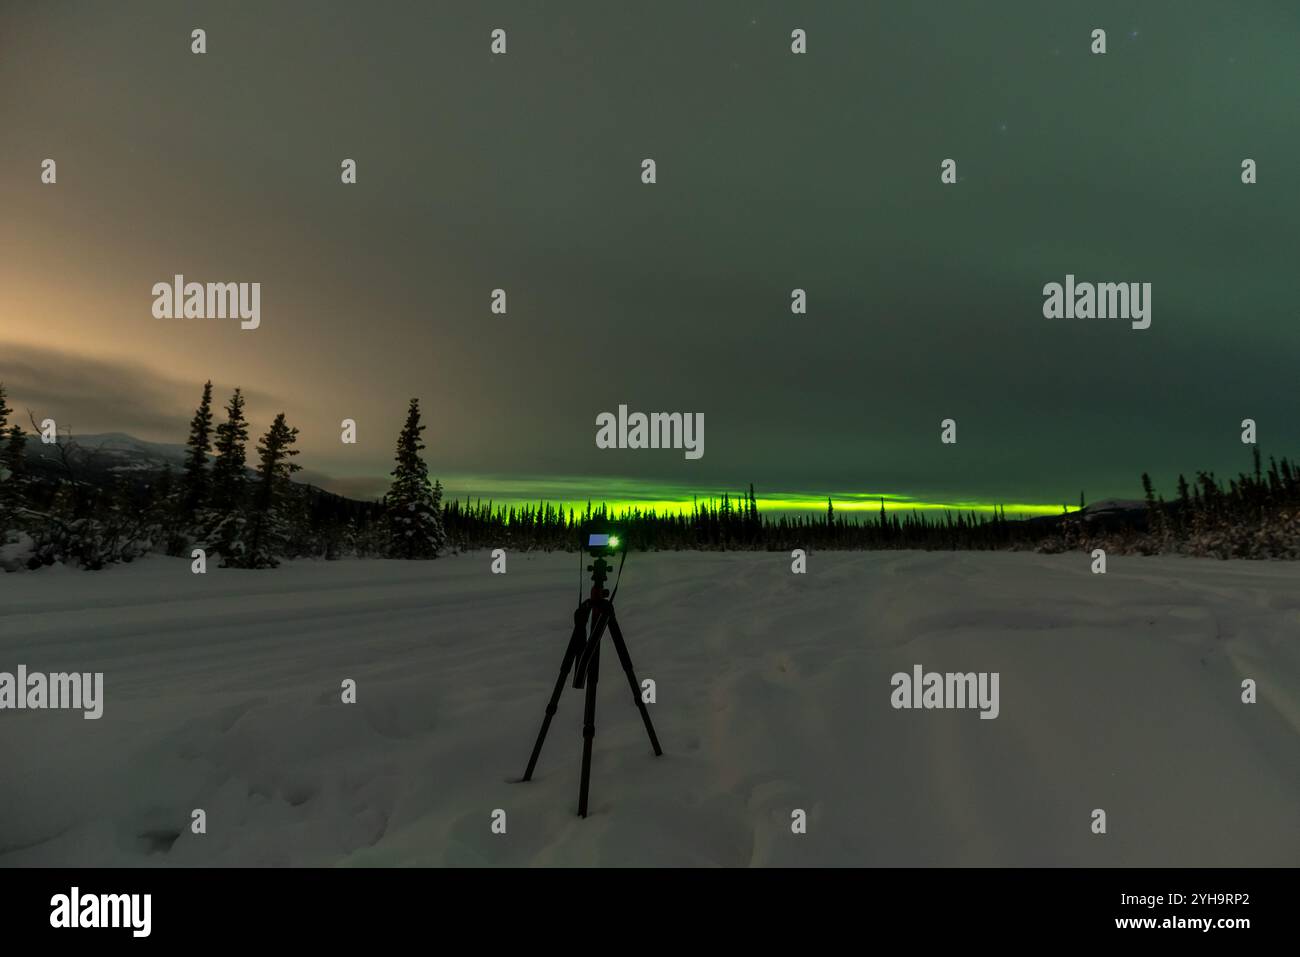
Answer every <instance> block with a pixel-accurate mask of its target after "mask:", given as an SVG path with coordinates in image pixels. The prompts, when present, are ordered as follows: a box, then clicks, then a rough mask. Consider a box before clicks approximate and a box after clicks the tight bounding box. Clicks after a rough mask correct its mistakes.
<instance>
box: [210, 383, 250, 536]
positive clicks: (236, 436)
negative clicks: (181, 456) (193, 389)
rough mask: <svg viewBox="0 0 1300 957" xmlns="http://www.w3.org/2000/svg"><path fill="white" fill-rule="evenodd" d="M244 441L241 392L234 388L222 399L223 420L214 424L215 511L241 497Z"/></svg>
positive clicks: (233, 504)
mask: <svg viewBox="0 0 1300 957" xmlns="http://www.w3.org/2000/svg"><path fill="white" fill-rule="evenodd" d="M247 442H248V420H247V419H245V418H244V396H243V393H241V392H240V391H239V389H236V390H235V392H234V394H233V395H232V396H231V397H230V401H229V402H228V403H226V421H225V422H222V423H221V424H219V425H218V426H217V428H216V442H215V443H213V449H214V451H215V452H216V459H215V460H214V461H213V463H212V495H211V504H212V507H213V509H215V510H216V511H217V512H219V513H222V514H225V513H228V512H230V511H233V510H234V509H235V508H236V507H237V506H238V505H239V504H240V502H241V501H242V500H243V496H244V470H245V468H246V467H247V461H246V452H245V444H246V443H247Z"/></svg>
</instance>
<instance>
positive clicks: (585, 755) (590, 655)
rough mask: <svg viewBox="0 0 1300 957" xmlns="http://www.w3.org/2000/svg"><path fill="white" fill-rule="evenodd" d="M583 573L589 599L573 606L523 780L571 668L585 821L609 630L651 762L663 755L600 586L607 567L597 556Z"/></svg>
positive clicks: (580, 806)
mask: <svg viewBox="0 0 1300 957" xmlns="http://www.w3.org/2000/svg"><path fill="white" fill-rule="evenodd" d="M587 571H589V572H591V597H590V598H588V599H586V600H585V601H583V602H582V603H581V604H580V605H578V608H577V610H576V611H575V612H574V613H573V635H572V636H571V637H570V638H569V647H568V649H567V650H566V651H565V652H564V660H563V661H562V662H561V663H560V676H559V678H557V679H556V681H555V690H554V691H552V692H551V700H550V701H549V702H548V703H547V705H546V717H545V718H543V719H542V729H541V730H540V731H539V732H537V743H536V744H534V745H533V754H532V757H530V758H529V759H528V770H526V771H525V772H524V777H523V780H525V781H531V780H532V778H533V769H534V768H535V767H537V758H538V756H539V755H541V753H542V743H543V742H544V741H545V740H546V732H547V731H548V730H549V729H550V727H551V719H552V718H553V717H555V711H556V708H557V706H558V704H559V701H560V693H561V692H563V691H564V680H565V679H566V678H567V677H568V676H569V669H570V668H573V669H574V672H573V686H574V687H575V688H582V687H583V686H584V685H585V686H586V689H587V699H586V704H585V706H584V709H583V713H582V782H581V784H579V786H578V814H579V815H580V816H581V817H586V816H587V791H588V786H589V785H590V783H591V742H592V739H593V738H595V736H596V683H597V681H599V679H600V639H601V638H602V637H603V636H604V634H605V629H606V628H608V629H609V633H610V637H611V638H612V639H613V642H614V650H615V651H617V652H618V659H619V661H620V662H622V664H623V673H624V674H626V675H627V683H628V685H629V686H630V687H631V688H632V697H633V699H634V700H635V701H636V706H637V710H639V711H640V712H641V720H642V721H643V722H644V723H645V730H646V733H647V734H648V735H650V745H651V746H652V747H653V748H654V750H655V756H656V757H658V756H659V755H661V754H663V753H664V752H663V749H662V748H661V747H659V738H658V736H657V735H656V734H655V726H654V725H653V724H652V723H651V722H650V712H649V711H647V710H646V706H645V702H644V701H642V700H641V685H640V684H639V683H638V682H637V680H636V673H635V672H634V671H633V670H632V656H631V655H629V654H628V652H627V642H625V641H624V640H623V632H622V631H621V630H620V629H619V627H618V619H617V618H616V617H615V616H614V602H613V599H612V598H610V597H609V589H607V588H606V587H605V581H606V579H607V578H608V577H609V563H608V562H606V561H605V559H604V558H601V557H599V556H597V557H596V560H595V561H594V562H593V563H592V564H590V565H588V566H587ZM616 590H617V589H616ZM588 619H590V620H591V631H590V634H589V635H588V636H587V637H585V639H584V636H583V632H584V631H586V626H587V621H588Z"/></svg>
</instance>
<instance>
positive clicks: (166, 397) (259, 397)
mask: <svg viewBox="0 0 1300 957" xmlns="http://www.w3.org/2000/svg"><path fill="white" fill-rule="evenodd" d="M0 383H3V384H4V386H5V391H6V392H7V393H8V396H9V405H10V406H12V407H13V408H14V409H15V410H17V411H16V413H15V418H17V419H18V421H19V422H20V423H22V424H26V420H27V410H28V409H31V411H32V412H33V413H35V415H36V418H37V420H38V421H39V420H40V419H43V418H46V417H48V418H52V419H54V420H55V421H56V422H58V424H59V429H60V431H62V430H63V429H65V428H71V429H73V430H74V431H76V432H79V433H82V434H89V433H95V432H127V433H129V434H131V435H134V436H135V437H137V438H140V439H145V440H147V441H153V442H184V441H185V436H186V434H187V432H188V427H189V420H190V418H191V417H192V416H193V414H194V409H195V407H196V406H197V405H198V401H199V398H200V396H201V394H202V389H203V384H202V383H201V382H188V381H181V380H179V379H173V378H171V377H170V376H168V375H166V374H165V373H162V372H159V371H158V370H156V369H152V368H150V367H149V366H147V365H145V364H144V363H141V362H135V361H131V360H124V359H97V358H91V357H89V356H85V355H77V354H74V353H71V352H63V351H60V350H55V349H45V348H41V347H38V346H31V345H24V344H18V343H12V342H0ZM235 385H236V383H230V384H226V383H218V382H214V383H213V393H214V395H213V404H214V405H215V406H220V405H221V403H223V402H224V397H225V395H226V394H227V393H229V392H230V391H232V390H233V389H234V386H235ZM245 394H246V395H247V396H248V404H249V406H250V407H253V406H256V407H270V406H272V405H274V404H276V403H277V402H278V400H277V399H276V398H275V397H274V396H271V395H268V394H267V393H264V392H257V391H253V392H249V391H248V390H245Z"/></svg>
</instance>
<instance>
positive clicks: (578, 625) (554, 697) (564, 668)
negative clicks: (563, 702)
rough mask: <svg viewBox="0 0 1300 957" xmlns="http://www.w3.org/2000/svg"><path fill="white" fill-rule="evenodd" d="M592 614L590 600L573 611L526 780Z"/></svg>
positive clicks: (535, 762) (538, 754)
mask: <svg viewBox="0 0 1300 957" xmlns="http://www.w3.org/2000/svg"><path fill="white" fill-rule="evenodd" d="M590 614H591V602H590V601H584V602H583V603H582V604H581V605H579V606H578V610H577V611H575V612H574V613H573V635H572V636H571V637H570V638H569V647H568V649H567V650H566V651H565V652H564V661H563V662H561V663H560V677H558V678H556V679H555V690H554V691H552V692H551V700H550V701H549V702H548V703H547V705H546V717H544V718H543V719H542V729H541V730H540V731H538V732H537V743H536V744H534V745H533V754H532V757H530V758H529V759H528V770H526V771H525V772H524V776H523V780H525V781H531V780H532V779H533V769H534V768H536V767H537V759H538V758H539V757H540V756H541V753H542V742H543V741H545V740H546V732H547V731H548V730H550V727H551V719H552V718H554V717H555V712H556V709H557V708H558V707H559V703H560V694H561V693H562V692H563V691H564V679H565V678H567V677H568V676H569V669H570V668H572V667H573V662H574V659H576V658H577V657H578V652H579V651H581V650H582V642H583V632H584V631H586V628H587V618H588V616H589V615H590Z"/></svg>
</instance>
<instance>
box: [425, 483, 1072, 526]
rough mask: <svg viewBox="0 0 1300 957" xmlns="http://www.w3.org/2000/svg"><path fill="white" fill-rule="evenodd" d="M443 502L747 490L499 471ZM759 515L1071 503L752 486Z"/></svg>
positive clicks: (594, 503)
mask: <svg viewBox="0 0 1300 957" xmlns="http://www.w3.org/2000/svg"><path fill="white" fill-rule="evenodd" d="M443 484H444V486H445V489H444V496H445V499H446V500H451V499H457V500H459V501H461V502H464V501H465V500H466V499H468V500H469V501H470V502H471V503H476V502H477V503H482V504H487V503H488V502H491V503H492V506H493V507H494V508H496V507H497V506H504V507H507V508H509V507H516V508H517V507H519V506H521V505H534V506H535V505H537V504H538V503H539V502H545V503H547V504H549V505H552V506H559V507H562V508H563V509H564V510H565V511H566V512H568V511H570V510H572V511H573V512H574V514H575V515H577V514H582V513H584V512H585V511H586V509H587V506H588V505H589V504H590V506H591V508H592V509H593V510H596V509H598V508H599V507H600V506H601V505H602V504H603V505H604V506H605V507H606V509H607V510H610V511H612V512H614V513H622V512H627V511H630V510H632V509H637V510H640V511H642V512H647V511H654V512H656V513H658V514H661V515H662V514H673V513H677V514H683V513H685V514H689V513H690V512H691V510H692V508H693V507H694V506H695V503H697V502H698V503H700V504H704V503H710V504H711V505H717V504H718V503H720V502H721V501H722V497H723V495H724V494H726V495H728V496H730V497H731V499H732V501H735V500H736V499H737V498H738V497H740V498H743V497H744V496H745V495H746V494H747V487H746V488H743V489H742V488H736V489H725V488H690V487H687V486H684V485H671V484H664V483H661V482H651V481H641V480H638V479H631V478H608V479H605V478H592V477H578V476H565V477H555V476H547V477H540V476H539V477H524V478H520V477H507V476H499V475H455V476H449V477H447V478H446V479H444V480H443ZM754 494H755V498H756V499H757V501H758V510H759V513H760V514H763V515H768V516H776V515H782V514H785V515H795V516H797V515H801V514H802V515H808V514H818V515H820V514H823V513H824V512H825V511H826V502H827V499H828V498H829V499H830V500H831V502H832V503H833V504H834V507H835V511H836V512H843V513H853V514H857V513H864V512H865V513H868V515H872V514H876V513H879V511H880V508H881V504H882V502H883V504H884V508H885V510H886V511H887V512H913V511H916V512H944V511H956V512H975V513H981V514H987V513H992V512H993V511H994V510H995V509H1003V510H1005V512H1006V514H1007V516H1008V517H1013V516H1014V517H1016V518H1029V517H1032V516H1035V515H1059V514H1060V513H1061V511H1062V509H1063V508H1064V509H1066V510H1067V511H1073V510H1074V508H1075V507H1074V506H1065V505H1063V504H1062V503H1055V504H1050V503H1039V502H987V501H985V502H982V501H927V500H923V499H918V498H911V497H909V496H907V495H899V494H896V493H890V492H862V491H844V490H829V491H826V492H790V491H773V492H760V491H758V490H757V489H756V490H755V493H754Z"/></svg>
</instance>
